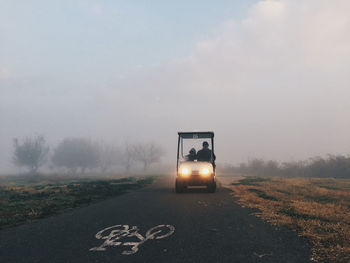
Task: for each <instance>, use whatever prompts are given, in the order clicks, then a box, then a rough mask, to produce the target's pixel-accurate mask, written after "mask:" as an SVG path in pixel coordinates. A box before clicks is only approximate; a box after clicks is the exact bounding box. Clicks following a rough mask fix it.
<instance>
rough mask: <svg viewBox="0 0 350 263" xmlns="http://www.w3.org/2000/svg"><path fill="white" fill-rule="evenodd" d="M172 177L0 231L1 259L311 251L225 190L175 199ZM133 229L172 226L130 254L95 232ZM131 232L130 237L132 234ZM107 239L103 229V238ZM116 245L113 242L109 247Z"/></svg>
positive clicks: (230, 258)
mask: <svg viewBox="0 0 350 263" xmlns="http://www.w3.org/2000/svg"><path fill="white" fill-rule="evenodd" d="M173 185H174V184H173V180H170V179H168V178H163V179H161V180H160V181H159V182H156V183H154V184H153V185H152V186H149V187H146V188H143V189H141V190H138V191H135V192H131V193H128V194H125V195H122V196H118V197H115V198H112V199H109V200H106V201H103V202H100V203H97V204H94V205H90V206H87V207H84V208H80V209H77V210H75V211H72V212H68V213H65V214H62V215H59V216H54V217H50V218H46V219H42V220H38V221H37V222H34V223H29V224H25V225H21V226H18V227H15V228H10V229H6V230H2V231H0V262H4V263H5V262H9V263H10V262H45V263H46V262H84V263H86V262H116V263H117V262H298V263H301V262H309V260H308V259H309V258H310V256H309V254H310V248H309V246H308V245H307V244H306V242H305V241H303V240H302V239H301V238H299V237H298V236H297V235H296V234H295V233H294V232H292V231H289V230H287V229H276V228H275V227H273V226H270V225H268V224H266V223H264V222H262V221H261V220H260V219H258V218H255V217H254V216H252V215H250V214H251V213H252V210H250V209H246V208H241V207H239V206H238V205H237V204H236V203H235V202H234V197H232V195H231V194H230V191H229V190H228V189H226V188H222V187H219V188H218V191H217V193H215V194H208V193H206V192H204V191H201V190H198V189H197V190H193V191H191V192H190V193H185V194H175V193H174V189H173ZM118 224H121V225H129V226H130V227H132V226H138V228H139V232H138V233H139V234H141V235H142V237H141V238H145V236H146V231H147V230H149V229H150V228H152V227H155V226H158V225H172V226H174V227H175V231H174V233H173V234H171V235H170V236H167V237H164V238H162V239H156V237H161V236H162V235H164V234H166V233H169V234H170V233H171V232H169V231H170V230H171V229H169V228H166V227H163V228H157V229H155V230H154V231H153V232H151V234H150V235H149V236H152V233H155V232H157V230H162V232H160V233H157V234H155V235H154V237H155V238H154V239H153V240H152V239H149V240H147V241H145V242H144V243H143V244H141V245H140V246H139V247H138V251H137V252H136V253H135V254H132V255H123V254H122V253H123V251H126V253H128V251H131V250H130V248H131V246H124V245H123V244H124V243H123V242H134V241H137V240H138V241H139V240H140V238H137V237H135V236H134V237H129V238H127V237H124V238H121V239H119V240H116V239H117V238H118V233H120V232H117V231H115V232H114V234H115V235H114V241H113V240H110V242H111V243H109V244H110V245H111V244H115V242H119V241H120V242H122V243H121V246H115V247H108V246H105V247H104V248H105V250H104V251H90V250H89V249H90V248H93V247H101V246H100V245H101V244H103V242H105V241H107V242H108V240H107V239H103V240H102V239H96V238H95V234H96V233H97V232H98V231H100V230H102V229H104V228H107V227H109V226H113V225H118ZM130 233H135V232H133V231H131V232H130ZM105 235H106V236H107V235H109V232H108V231H107V232H104V233H103V234H102V236H105ZM113 242H114V243H113Z"/></svg>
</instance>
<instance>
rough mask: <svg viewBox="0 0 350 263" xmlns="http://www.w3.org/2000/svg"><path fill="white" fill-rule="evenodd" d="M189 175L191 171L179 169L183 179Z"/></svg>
mask: <svg viewBox="0 0 350 263" xmlns="http://www.w3.org/2000/svg"><path fill="white" fill-rule="evenodd" d="M190 174H191V170H190V169H188V168H182V169H181V175H182V176H183V177H187V176H189V175H190Z"/></svg>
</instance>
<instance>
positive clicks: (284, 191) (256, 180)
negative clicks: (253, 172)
mask: <svg viewBox="0 0 350 263" xmlns="http://www.w3.org/2000/svg"><path fill="white" fill-rule="evenodd" d="M231 188H232V190H233V194H234V195H235V196H237V197H238V198H239V201H238V202H239V203H240V204H241V205H242V206H246V207H251V208H257V209H259V212H257V213H255V215H256V216H258V217H261V218H262V219H264V220H266V221H268V222H270V223H272V224H274V225H279V226H287V227H289V228H291V229H293V230H295V231H297V233H298V234H299V235H301V236H303V237H305V238H307V239H308V241H309V242H310V244H311V245H312V247H313V248H312V260H314V261H317V262H350V179H329V178H327V179H319V178H313V179H306V178H288V179H282V178H271V179H269V178H260V177H253V178H245V179H242V180H239V181H237V182H235V183H233V184H232V186H231Z"/></svg>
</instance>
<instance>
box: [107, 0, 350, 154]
mask: <svg viewBox="0 0 350 263" xmlns="http://www.w3.org/2000/svg"><path fill="white" fill-rule="evenodd" d="M349 11H350V2H349V1H345V0H344V1H343V0H337V1H319V0H306V1H302V2H300V1H292V0H266V1H260V2H258V3H257V4H255V5H254V6H252V8H251V9H250V11H249V12H248V14H247V16H246V17H245V18H244V19H242V20H241V21H233V20H232V21H227V22H226V23H224V24H223V25H222V27H221V28H220V29H219V30H218V33H217V35H216V37H215V38H213V39H208V40H204V41H200V42H199V43H198V44H197V45H196V47H195V49H194V50H193V52H192V54H190V55H189V56H188V57H185V58H182V59H178V60H176V61H174V62H173V63H171V64H170V65H167V66H163V67H158V68H155V69H152V70H139V71H138V72H137V73H134V74H131V76H129V77H127V78H125V79H124V80H123V81H119V82H117V84H115V87H118V88H112V91H111V92H112V93H113V92H114V96H110V94H111V93H109V92H108V94H109V95H108V96H109V100H110V101H111V102H110V103H111V105H114V106H112V109H113V111H114V110H116V111H121V112H123V111H124V112H126V113H125V114H126V115H125V116H127V118H126V119H125V120H124V121H127V120H129V123H130V120H135V123H134V124H133V125H131V124H130V128H135V129H140V128H141V127H145V128H143V129H144V131H145V132H146V131H147V130H150V131H151V130H152V125H151V126H149V125H148V126H147V123H162V128H161V129H162V130H163V131H167V132H169V134H170V132H171V131H173V130H177V129H180V130H183V129H194V128H200V129H208V128H209V129H214V130H216V131H218V133H219V134H221V136H222V137H221V139H220V137H219V138H218V139H219V140H221V143H222V144H221V150H222V152H223V153H229V152H230V149H233V152H232V153H231V156H228V155H227V154H225V155H226V157H227V159H230V158H233V159H236V160H238V159H242V158H246V157H248V156H261V157H266V158H277V159H290V158H294V157H295V158H306V157H309V156H313V155H318V154H321V155H322V154H327V153H348V152H349V149H350V144H349V143H347V142H348V134H350V122H349V113H350V104H349V103H348V98H350V89H349V88H348V83H350V75H349V72H348V69H349V68H350V19H349V16H348V14H349ZM115 105H118V106H115ZM131 105H135V107H133V106H131ZM140 108H142V111H140ZM122 119H123V118H122ZM136 120H137V121H136ZM223 138H225V139H223ZM225 140H226V141H225ZM344 142H346V143H344ZM219 145H220V144H219ZM218 147H219V148H220V146H218Z"/></svg>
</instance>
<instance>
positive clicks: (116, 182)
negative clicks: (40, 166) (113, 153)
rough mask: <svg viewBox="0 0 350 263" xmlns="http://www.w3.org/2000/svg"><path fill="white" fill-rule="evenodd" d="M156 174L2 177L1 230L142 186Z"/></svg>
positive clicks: (0, 201)
mask: <svg viewBox="0 0 350 263" xmlns="http://www.w3.org/2000/svg"><path fill="white" fill-rule="evenodd" d="M153 180H154V177H147V178H122V179H99V180H96V179H92V178H90V179H83V178H81V179H75V180H74V179H71V178H65V179H64V180H63V179H62V178H55V179H50V178H48V177H44V178H41V180H38V179H35V178H30V177H28V178H23V177H18V178H16V179H15V180H14V179H12V180H11V179H10V177H9V178H2V179H1V180H0V229H1V228H5V227H9V226H13V225H17V224H20V223H24V222H27V221H32V220H35V219H39V218H43V217H47V216H49V215H54V214H59V213H62V212H64V211H67V210H69V209H73V208H77V207H80V206H83V205H87V204H91V203H93V202H96V201H99V200H103V199H107V198H109V197H112V196H116V195H119V194H122V193H125V192H127V191H130V190H134V189H139V188H141V187H143V186H145V185H148V184H150V183H152V181H153Z"/></svg>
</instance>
